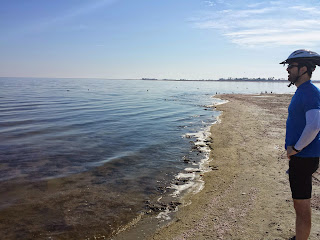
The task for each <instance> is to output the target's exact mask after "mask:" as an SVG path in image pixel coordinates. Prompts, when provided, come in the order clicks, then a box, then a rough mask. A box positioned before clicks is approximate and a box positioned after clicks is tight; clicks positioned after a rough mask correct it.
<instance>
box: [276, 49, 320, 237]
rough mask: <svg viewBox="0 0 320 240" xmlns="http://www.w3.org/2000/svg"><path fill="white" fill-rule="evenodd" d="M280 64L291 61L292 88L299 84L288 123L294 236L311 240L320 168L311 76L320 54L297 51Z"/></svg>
mask: <svg viewBox="0 0 320 240" xmlns="http://www.w3.org/2000/svg"><path fill="white" fill-rule="evenodd" d="M280 64H289V65H288V67H287V71H288V74H289V75H288V80H289V81H290V82H291V83H290V84H289V87H290V86H291V85H292V84H294V85H296V87H297V90H296V92H295V94H294V96H293V97H292V100H291V103H290V105H289V108H288V119H287V124H286V150H287V157H288V158H289V159H290V161H289V181H290V188H291V192H292V198H293V203H294V209H295V212H296V236H295V237H293V238H291V239H297V240H307V239H308V237H309V235H310V231H311V192H312V174H313V173H314V172H315V171H316V170H317V169H318V167H319V157H320V133H319V130H320V90H319V89H318V88H317V87H316V86H315V85H313V84H312V82H311V80H310V78H311V76H312V72H313V71H314V70H315V68H316V65H319V66H320V55H319V54H317V53H315V52H312V51H308V50H297V51H295V52H293V53H292V54H290V56H289V57H288V59H286V60H285V61H283V62H281V63H280Z"/></svg>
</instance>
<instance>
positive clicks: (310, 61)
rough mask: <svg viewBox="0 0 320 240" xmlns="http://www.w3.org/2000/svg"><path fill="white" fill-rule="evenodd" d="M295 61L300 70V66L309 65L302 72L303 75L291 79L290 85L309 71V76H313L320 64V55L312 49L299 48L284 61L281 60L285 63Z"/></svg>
mask: <svg viewBox="0 0 320 240" xmlns="http://www.w3.org/2000/svg"><path fill="white" fill-rule="evenodd" d="M293 62H296V63H298V72H299V70H300V68H301V67H304V66H305V67H307V71H305V72H304V73H302V74H301V75H299V76H297V77H296V78H295V79H293V81H291V83H290V84H289V85H288V87H290V86H291V85H292V84H294V83H295V82H296V81H298V79H299V78H300V77H301V76H302V75H304V74H306V73H308V74H309V76H310V77H311V75H312V72H313V71H314V70H315V69H316V65H318V66H320V55H319V54H318V53H316V52H312V51H310V50H306V49H299V50H296V51H294V52H293V53H291V54H290V55H289V57H288V58H287V59H286V60H284V61H283V62H281V63H280V64H283V65H285V64H290V63H293Z"/></svg>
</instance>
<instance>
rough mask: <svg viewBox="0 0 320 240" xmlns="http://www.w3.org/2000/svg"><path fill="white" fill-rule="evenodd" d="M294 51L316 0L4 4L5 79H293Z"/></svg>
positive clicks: (308, 35)
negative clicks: (290, 75) (290, 61)
mask: <svg viewBox="0 0 320 240" xmlns="http://www.w3.org/2000/svg"><path fill="white" fill-rule="evenodd" d="M297 49H310V50H313V51H315V52H318V53H319V54H320V1H319V0H304V1H295V0H290V1H289V0H281V1H254V0H233V1H231V0H230V1H229V0H161V1H159V0H67V1H66V0H54V1H52V0H16V1H12V0H0V76H2V77H57V78H59V77H66V78H109V79H127V78H130V79H136V78H138V79H139V78H143V77H147V78H161V79H219V78H228V77H233V78H235V77H249V78H258V77H261V78H262V77H263V78H268V77H275V78H285V79H287V72H286V68H285V67H283V66H282V65H280V64H279V62H281V61H283V60H285V59H286V58H287V57H288V56H289V55H290V53H291V52H293V51H295V50H297ZM313 79H315V80H320V67H319V69H318V70H316V71H315V72H314V75H313Z"/></svg>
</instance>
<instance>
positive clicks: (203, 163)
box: [170, 121, 216, 197]
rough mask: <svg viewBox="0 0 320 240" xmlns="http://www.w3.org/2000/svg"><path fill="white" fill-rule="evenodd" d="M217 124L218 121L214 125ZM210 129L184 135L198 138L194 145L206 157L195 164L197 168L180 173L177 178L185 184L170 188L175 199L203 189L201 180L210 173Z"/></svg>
mask: <svg viewBox="0 0 320 240" xmlns="http://www.w3.org/2000/svg"><path fill="white" fill-rule="evenodd" d="M215 123H216V121H215V122H214V123H213V124H215ZM210 128H211V126H208V127H206V128H205V129H204V130H202V131H199V132H197V133H187V134H185V135H184V137H186V138H190V137H193V138H196V140H195V141H194V145H195V146H196V148H197V151H199V152H201V153H202V154H203V155H204V158H202V159H201V160H200V161H199V162H198V163H196V164H193V165H194V166H197V167H195V168H192V167H188V168H185V169H184V172H181V173H178V174H177V175H176V176H175V179H176V180H177V181H179V180H183V181H185V183H183V184H172V185H171V186H170V188H171V189H174V192H173V193H172V196H173V197H179V196H180V195H181V194H182V193H190V192H191V193H197V192H199V191H201V190H202V189H203V187H204V181H203V180H202V179H201V175H202V174H203V173H204V172H207V171H210V169H209V167H208V160H209V153H210V148H209V147H208V145H207V141H208V139H209V137H210V135H211V132H210Z"/></svg>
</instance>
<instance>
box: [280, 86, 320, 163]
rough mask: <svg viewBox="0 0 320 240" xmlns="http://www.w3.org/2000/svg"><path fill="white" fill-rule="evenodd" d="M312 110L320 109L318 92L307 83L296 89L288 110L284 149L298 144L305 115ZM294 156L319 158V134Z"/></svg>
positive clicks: (303, 126)
mask: <svg viewBox="0 0 320 240" xmlns="http://www.w3.org/2000/svg"><path fill="white" fill-rule="evenodd" d="M312 109H320V90H319V89H318V88H317V87H316V86H315V85H313V84H312V82H311V81H307V82H305V83H303V84H301V85H300V86H299V87H298V88H297V91H296V92H295V94H294V96H293V97H292V100H291V103H290V105H289V108H288V119H287V124H286V147H287V146H294V145H295V144H296V143H297V142H298V140H299V139H300V137H301V134H302V132H303V130H304V129H305V126H306V113H307V112H308V111H309V110H312ZM295 156H298V157H320V133H319V132H318V134H317V135H316V137H315V138H314V140H313V141H312V142H311V143H310V144H309V145H307V146H306V147H305V148H304V149H302V150H301V152H299V153H297V154H295Z"/></svg>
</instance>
